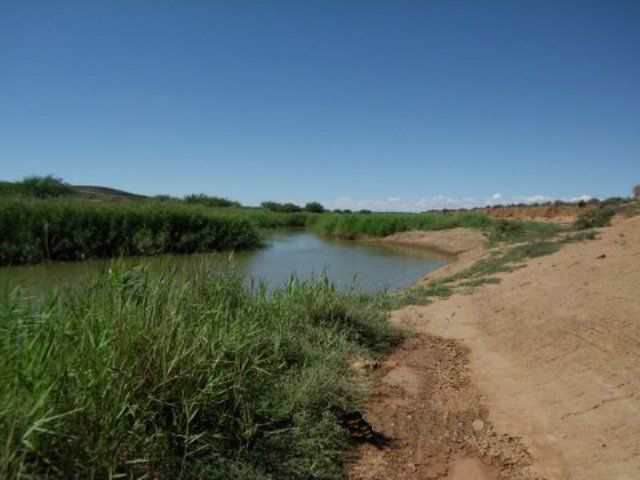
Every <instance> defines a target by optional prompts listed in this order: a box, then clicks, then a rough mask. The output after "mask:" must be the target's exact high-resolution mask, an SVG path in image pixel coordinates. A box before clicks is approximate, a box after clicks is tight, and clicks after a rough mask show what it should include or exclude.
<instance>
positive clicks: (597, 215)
mask: <svg viewBox="0 0 640 480" xmlns="http://www.w3.org/2000/svg"><path fill="white" fill-rule="evenodd" d="M614 215H615V211H614V210H612V209H609V208H595V209H592V210H587V211H586V212H583V213H581V214H580V215H578V218H577V219H576V221H575V222H574V224H573V225H574V228H576V229H577V230H586V229H588V228H598V227H608V226H609V225H611V219H612V218H613V216H614Z"/></svg>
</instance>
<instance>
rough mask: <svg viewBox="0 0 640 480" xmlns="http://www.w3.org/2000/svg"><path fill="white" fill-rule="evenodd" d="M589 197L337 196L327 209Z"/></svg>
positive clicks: (404, 208) (400, 209) (402, 208)
mask: <svg viewBox="0 0 640 480" xmlns="http://www.w3.org/2000/svg"><path fill="white" fill-rule="evenodd" d="M590 198H592V197H591V196H590V195H581V196H579V197H571V198H563V197H550V196H546V195H502V194H501V193H494V194H493V195H488V196H483V197H479V198H477V197H448V196H446V195H433V196H430V197H422V198H402V197H387V198H352V197H339V198H336V199H335V200H334V201H333V202H330V203H329V204H328V205H327V206H328V207H329V208H332V209H336V208H339V209H341V210H344V209H347V208H348V209H350V210H362V209H367V210H373V211H394V212H420V211H424V210H431V209H438V210H440V209H443V208H447V209H452V210H453V209H458V208H473V207H484V206H491V205H510V204H517V203H526V204H532V203H543V202H553V201H556V200H562V201H568V202H577V201H579V200H589V199H590Z"/></svg>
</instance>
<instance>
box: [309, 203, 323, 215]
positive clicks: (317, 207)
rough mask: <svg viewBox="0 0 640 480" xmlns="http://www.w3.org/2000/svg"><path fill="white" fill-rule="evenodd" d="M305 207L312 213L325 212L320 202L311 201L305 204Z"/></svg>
mask: <svg viewBox="0 0 640 480" xmlns="http://www.w3.org/2000/svg"><path fill="white" fill-rule="evenodd" d="M304 209H305V210H306V211H307V212H311V213H324V207H323V206H322V204H321V203H318V202H309V203H307V204H306V205H305V206H304Z"/></svg>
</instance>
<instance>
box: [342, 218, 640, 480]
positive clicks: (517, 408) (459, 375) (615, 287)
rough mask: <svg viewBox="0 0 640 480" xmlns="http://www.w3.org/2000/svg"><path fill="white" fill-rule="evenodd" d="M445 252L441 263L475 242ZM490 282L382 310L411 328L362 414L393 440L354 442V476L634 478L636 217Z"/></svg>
mask: <svg viewBox="0 0 640 480" xmlns="http://www.w3.org/2000/svg"><path fill="white" fill-rule="evenodd" d="M434 233H438V234H441V235H439V236H438V237H437V238H438V240H437V241H442V242H445V243H447V242H448V241H450V242H454V241H456V237H458V238H462V237H463V235H464V234H462V233H461V232H460V233H458V232H456V235H453V236H452V237H451V238H447V236H446V233H447V232H434ZM475 233H477V232H475ZM469 235H471V233H469ZM394 237H398V236H394ZM421 238H424V241H425V243H427V244H431V242H435V241H436V240H434V239H433V238H430V239H428V240H427V238H428V237H426V236H425V237H423V234H414V233H407V234H402V235H401V236H400V239H398V238H395V239H393V240H389V241H394V242H395V241H399V240H400V241H411V242H414V241H421V240H420V239H421ZM478 240H479V239H478ZM460 241H461V242H462V240H460ZM451 248H452V249H456V247H451ZM456 255H458V258H459V260H458V262H454V263H452V264H450V265H448V266H447V267H445V269H459V268H461V263H460V262H471V263H473V261H474V260H473V258H474V256H475V258H477V257H478V255H482V247H481V246H475V247H472V246H471V243H470V244H469V248H468V249H467V250H464V249H460V250H459V251H458V252H457V253H456ZM443 270H444V269H443ZM447 274H448V273H447ZM439 275H442V272H438V273H436V274H435V275H434V276H435V277H437V276H439ZM501 277H502V281H501V283H500V284H497V285H485V286H482V287H479V288H477V289H476V290H475V291H474V293H473V294H471V295H463V294H456V295H453V296H452V297H450V298H449V299H445V300H437V301H435V302H434V303H432V304H430V305H426V306H410V307H405V308H403V309H401V310H398V311H396V312H394V313H393V316H392V319H393V321H395V322H398V323H404V322H409V323H410V324H411V325H412V326H413V328H414V330H415V331H416V332H417V334H418V335H416V336H415V337H414V338H412V339H411V340H410V341H408V342H407V343H406V344H405V345H404V346H403V347H402V348H401V349H400V350H399V351H398V352H396V353H394V354H393V355H391V356H390V357H389V358H388V359H386V361H385V362H383V364H382V368H381V374H380V378H379V379H378V381H377V382H376V390H375V395H374V397H373V398H372V402H371V411H372V415H373V416H374V418H373V420H374V421H377V422H378V423H379V424H380V425H382V426H383V428H386V429H388V430H390V431H391V433H395V434H396V435H395V436H396V437H397V438H398V441H397V442H396V446H395V447H394V448H392V449H388V450H384V451H378V450H375V449H372V448H369V447H368V446H367V447H363V449H362V451H361V458H360V460H359V461H358V462H357V463H355V464H354V466H353V468H352V475H353V477H354V478H368V479H373V478H408V479H424V478H431V479H436V478H459V479H474V478H477V479H511V478H523V479H532V478H547V479H586V480H589V479H593V480H595V479H603V478H607V479H635V478H638V472H640V398H639V397H638V392H640V295H638V286H639V285H640V217H635V218H631V219H624V220H620V221H617V222H616V223H615V224H614V226H613V227H610V228H607V229H603V230H602V231H601V232H600V234H599V238H598V239H597V240H593V241H587V242H584V243H577V244H570V245H567V246H565V247H564V248H563V249H562V250H560V251H559V252H557V253H555V254H553V255H550V256H547V257H540V258H536V259H531V260H529V261H527V262H526V264H525V268H520V269H517V270H516V271H514V272H512V273H508V274H503V275H502V276H501ZM440 417H442V418H444V419H449V420H451V419H453V421H450V422H449V423H445V424H444V425H445V426H444V427H443V426H442V425H443V424H441V423H438V422H437V421H436V420H434V418H440ZM476 427H477V428H476Z"/></svg>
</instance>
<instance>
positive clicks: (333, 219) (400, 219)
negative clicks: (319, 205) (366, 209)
mask: <svg viewBox="0 0 640 480" xmlns="http://www.w3.org/2000/svg"><path fill="white" fill-rule="evenodd" d="M491 224H492V219H491V218H490V217H488V216H486V215H481V214H477V213H470V212H463V213H450V214H446V215H444V214H423V213H421V214H417V213H351V214H331V215H324V216H322V217H321V218H320V219H319V220H318V222H317V223H316V224H315V227H316V228H317V229H318V230H319V231H320V232H321V233H323V234H325V235H329V236H332V237H337V238H343V239H354V238H357V237H359V236H370V237H383V236H386V235H391V234H392V233H396V232H404V231H408V230H443V229H447V228H455V227H470V228H486V227H489V226H491Z"/></svg>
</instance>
